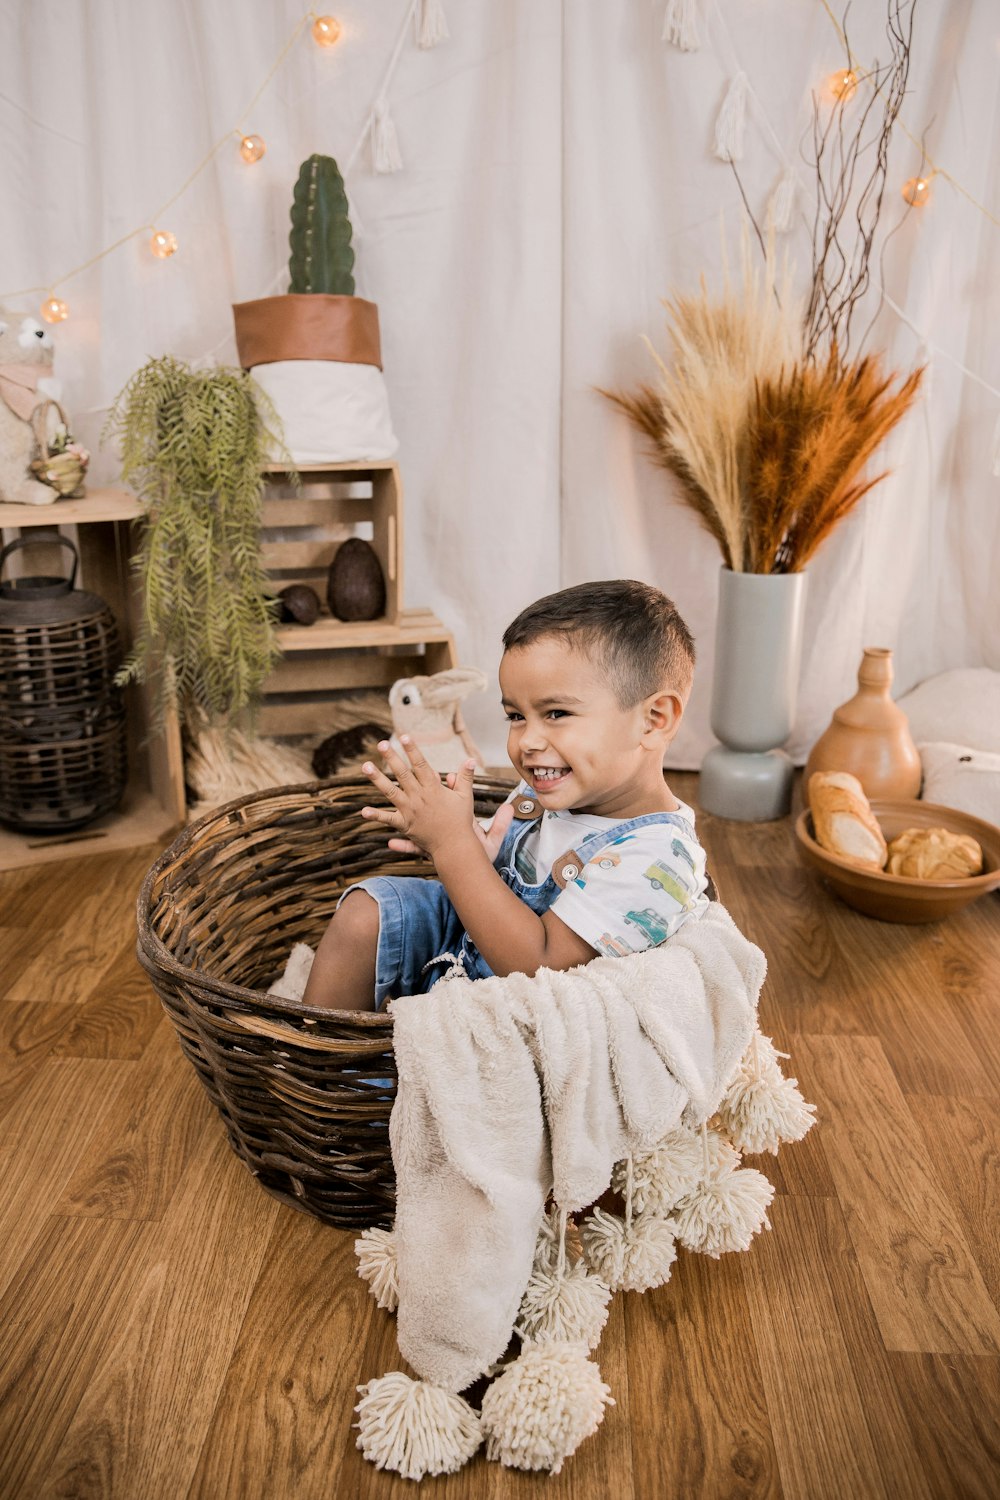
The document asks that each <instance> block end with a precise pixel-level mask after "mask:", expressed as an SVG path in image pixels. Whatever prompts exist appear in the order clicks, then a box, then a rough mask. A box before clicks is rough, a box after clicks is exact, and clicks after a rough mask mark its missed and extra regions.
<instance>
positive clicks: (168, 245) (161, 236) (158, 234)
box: [149, 229, 177, 260]
mask: <svg viewBox="0 0 1000 1500" xmlns="http://www.w3.org/2000/svg"><path fill="white" fill-rule="evenodd" d="M149 248H150V250H152V252H153V254H154V255H155V256H156V258H157V260H169V259H170V257H171V255H175V254H176V253H177V236H176V235H175V234H171V233H170V231H169V229H154V231H153V234H152V236H151V238H150V241H149Z"/></svg>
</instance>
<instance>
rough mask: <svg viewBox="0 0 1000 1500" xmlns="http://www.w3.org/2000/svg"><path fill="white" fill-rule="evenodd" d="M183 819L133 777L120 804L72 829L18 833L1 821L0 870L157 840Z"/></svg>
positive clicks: (131, 847) (126, 847) (52, 861)
mask: <svg viewBox="0 0 1000 1500" xmlns="http://www.w3.org/2000/svg"><path fill="white" fill-rule="evenodd" d="M180 822H181V819H179V818H178V816H177V814H176V812H175V811H173V810H170V809H168V808H165V807H164V806H163V804H162V802H161V801H160V799H159V798H158V797H156V796H155V795H154V794H153V793H152V792H149V791H145V790H143V789H141V788H140V787H139V786H138V785H137V784H136V783H135V782H134V781H133V783H132V785H131V786H130V789H129V790H128V791H127V792H126V794H125V799H124V801H123V803H122V805H121V807H119V808H118V809H117V810H116V811H115V812H112V813H107V814H106V815H105V816H104V817H103V818H97V819H95V821H94V822H93V823H88V824H87V826H86V827H85V828H79V829H77V830H76V831H75V832H73V833H16V832H15V831H14V829H13V828H4V827H3V825H2V824H0V870H19V869H22V868H23V867H24V866H25V865H40V864H52V863H54V862H55V861H56V860H62V859H78V858H79V857H80V856H81V855H84V854H103V853H104V852H105V851H109V852H110V851H114V850H118V849H139V848H141V847H142V846H143V845H145V844H158V843H161V842H162V841H163V840H164V839H165V838H166V836H167V835H168V834H170V833H172V832H173V831H174V829H176V828H177V827H179V825H180Z"/></svg>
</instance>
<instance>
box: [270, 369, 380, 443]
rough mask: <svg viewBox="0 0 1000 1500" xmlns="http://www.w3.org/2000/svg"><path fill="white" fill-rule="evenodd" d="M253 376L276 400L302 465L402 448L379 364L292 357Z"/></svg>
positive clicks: (288, 439)
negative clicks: (394, 425) (397, 439)
mask: <svg viewBox="0 0 1000 1500" xmlns="http://www.w3.org/2000/svg"><path fill="white" fill-rule="evenodd" d="M251 374H252V375H253V378H254V380H256V382H257V384H258V385H259V386H260V388H261V390H262V391H264V393H265V394H266V395H268V396H270V398H271V400H272V401H273V403H274V407H275V410H276V411H277V413H278V416H279V417H280V418H281V423H282V428H283V436H284V440H285V445H286V447H287V448H288V451H289V453H290V454H291V455H292V458H293V460H294V462H295V463H297V464H323V463H350V462H351V461H352V460H356V459H368V458H391V457H392V455H393V454H394V453H395V452H396V449H397V448H398V447H399V443H398V442H397V441H396V435H395V433H394V432H393V430H392V419H391V418H390V416H389V398H388V395H387V393H386V388H385V379H384V378H383V375H382V371H381V370H380V369H379V368H378V366H377V365H360V364H359V365H352V364H346V363H345V362H343V361H341V360H333V359H288V360H278V361H276V362H275V363H274V364H267V365H254V367H253V369H252V371H251Z"/></svg>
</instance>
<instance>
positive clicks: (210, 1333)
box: [0, 776, 1000, 1500]
mask: <svg viewBox="0 0 1000 1500" xmlns="http://www.w3.org/2000/svg"><path fill="white" fill-rule="evenodd" d="M673 784H674V785H675V787H676V789H677V790H678V791H679V793H680V794H681V795H682V796H685V797H686V798H688V799H689V800H692V801H695V800H696V797H697V781H696V778H695V777H693V776H687V777H677V778H674V782H673ZM700 828H701V831H702V836H703V838H704V840H705V842H706V844H707V846H708V849H709V854H710V863H711V868H712V870H713V872H714V874H715V877H716V879H717V881H718V883H719V885H720V888H721V890H722V892H723V895H724V898H725V900H726V902H727V904H728V906H729V908H730V910H731V911H732V913H733V915H734V917H735V918H736V920H737V921H738V922H739V923H740V925H741V926H742V927H743V929H744V930H745V931H746V932H747V934H748V936H750V937H751V938H753V939H754V941H756V942H758V943H759V944H760V945H761V947H762V948H763V949H764V951H765V952H766V954H767V957H768V962H769V977H768V981H767V984H766V987H765V991H764V997H763V1001H762V1007H761V1018H762V1025H763V1028H764V1030H765V1031H766V1032H768V1033H769V1034H770V1035H772V1036H773V1037H774V1038H775V1040H776V1042H777V1044H778V1045H779V1046H780V1047H781V1048H782V1049H783V1050H784V1051H786V1052H789V1053H790V1054H791V1061H790V1063H788V1064H786V1067H787V1068H788V1069H789V1070H790V1071H791V1072H792V1073H794V1074H795V1076H796V1077H797V1078H798V1079H799V1081H800V1084H801V1087H802V1089H803V1091H804V1093H805V1095H806V1097H807V1098H809V1099H812V1100H813V1101H815V1103H816V1104H817V1106H818V1108H819V1112H820V1124H819V1125H818V1126H817V1127H816V1129H814V1130H813V1132H812V1133H811V1134H810V1135H809V1136H808V1137H807V1139H806V1140H805V1141H804V1142H802V1143H801V1144H799V1145H797V1146H789V1147H786V1148H785V1149H784V1150H783V1151H782V1153H781V1155H780V1156H779V1157H778V1158H777V1159H775V1158H772V1157H764V1158H761V1159H758V1160H756V1161H755V1162H754V1165H757V1166H759V1167H761V1168H762V1169H763V1170H764V1171H765V1172H766V1173H767V1175H768V1176H770V1177H771V1179H772V1181H774V1183H775V1185H776V1188H777V1196H776V1198H775V1202H774V1205H773V1209H772V1215H771V1217H772V1224H773V1227H772V1229H771V1232H770V1233H769V1234H763V1235H761V1236H759V1237H758V1239H757V1240H756V1241H755V1242H754V1245H753V1247H752V1249H751V1250H750V1252H749V1253H747V1254H745V1255H731V1256H726V1257H723V1258H722V1260H720V1261H710V1260H708V1259H706V1258H704V1257H701V1256H693V1255H687V1254H685V1253H683V1252H682V1253H681V1256H680V1259H679V1261H678V1264H677V1266H676V1268H675V1271H674V1275H673V1277H672V1279H671V1281H670V1283H669V1284H668V1285H667V1286H666V1287H663V1288H661V1289H660V1290H659V1291H657V1292H652V1293H646V1294H645V1295H644V1296H635V1295H629V1296H619V1297H618V1298H616V1299H615V1302H614V1304H613V1307H612V1313H611V1317H610V1320H609V1322H608V1326H607V1328H606V1330H605V1334H604V1339H603V1341H602V1344H601V1347H600V1349H599V1351H598V1355H597V1357H598V1360H599V1363H600V1365H601V1368H602V1371H603V1373H604V1376H605V1378H606V1379H607V1380H608V1382H609V1384H610V1385H611V1386H612V1389H613V1392H614V1396H615V1400H616V1403H617V1404H616V1405H615V1406H614V1407H613V1408H611V1409H610V1410H609V1412H608V1414H607V1417H606V1419H605V1422H604V1424H603V1426H602V1427H601V1429H600V1430H599V1432H598V1433H597V1434H596V1435H595V1436H594V1437H593V1438H591V1439H589V1440H588V1441H587V1442H586V1443H585V1444H584V1445H583V1446H582V1447H581V1448H580V1450H579V1451H578V1453H577V1454H576V1456H575V1457H574V1458H573V1459H571V1460H570V1461H569V1462H568V1463H567V1465H566V1467H565V1468H564V1470H563V1472H562V1474H561V1475H559V1476H558V1477H556V1478H553V1479H549V1478H547V1477H545V1476H536V1475H524V1474H520V1473H517V1472H515V1471H512V1470H507V1469H503V1468H501V1466H500V1465H498V1464H488V1463H487V1462H486V1461H485V1459H484V1458H483V1457H482V1455H480V1456H478V1457H477V1458H476V1459H474V1460H473V1461H472V1463H471V1464H469V1465H468V1466H467V1467H466V1468H465V1469H463V1470H462V1471H461V1472H460V1473H459V1474H456V1475H453V1476H450V1477H448V1478H444V1479H438V1480H426V1481H425V1482H424V1483H425V1490H426V1493H427V1494H429V1495H431V1496H432V1497H434V1496H440V1497H442V1500H501V1497H502V1500H507V1497H513V1500H517V1497H522V1496H541V1495H543V1494H544V1495H545V1496H546V1497H547V1500H559V1497H575V1500H580V1497H586V1500H591V1497H593V1500H599V1497H604V1496H608V1497H614V1500H666V1497H673V1496H677V1497H680V1500H689V1497H706V1500H715V1497H720V1500H721V1497H726V1500H730V1497H733V1500H735V1497H741V1500H747V1497H755V1500H756V1497H760V1500H764V1497H767V1500H827V1497H829V1500H868V1497H878V1500H939V1497H955V1500H979V1497H981V1500H987V1497H989V1500H992V1497H995V1496H996V1495H998V1494H1000V1311H998V1305H1000V1302H998V1299H1000V1109H998V1096H1000V899H998V898H997V897H989V898H986V899H984V900H983V901H981V902H980V903H978V904H977V905H976V906H974V907H972V908H970V909H969V910H967V911H966V912H964V913H961V914H959V915H958V916H956V917H954V918H952V919H951V920H950V921H948V922H947V923H944V924H935V925H931V926H926V927H902V926H892V925H888V924H884V923H880V922H875V921H872V920H870V919H868V918H866V917H863V916H860V915H858V914H857V913H855V912H852V911H850V910H849V909H848V908H847V907H845V906H842V905H840V904H839V903H838V902H836V901H835V899H834V898H833V897H832V896H830V895H828V894H827V893H826V892H825V891H824V890H823V888H822V887H821V886H820V885H819V884H818V883H817V881H816V879H815V878H814V877H813V875H812V874H811V873H808V872H806V871H805V870H803V869H802V868H801V867H800V866H799V864H798V863H797V860H796V856H795V853H794V849H793V844H792V835H791V827H790V820H787V819H786V820H783V821H782V822H780V823H774V824H765V825H743V824H736V823H725V822H722V821H720V820H717V819H712V818H709V817H707V816H706V817H703V818H702V819H701V820H700ZM155 853H156V850H155V849H152V848H151V849H147V850H140V851H130V852H129V853H128V854H123V855H99V856H86V857H84V858H81V859H79V860H75V861H72V862H67V863H65V864H47V865H44V866H41V867H38V868H36V869H34V870H30V871H18V872H14V873H12V874H6V875H3V876H2V877H0V1500H42V1497H64V1500H66V1497H69V1500H87V1497H97V1496H102V1497H103V1496H106V1497H111V1500H196V1497H197V1500H236V1497H240V1500H242V1497H248V1500H249V1497H252V1500H285V1497H288V1500H354V1497H355V1496H357V1497H370V1500H395V1497H401V1496H404V1495H409V1494H412V1493H413V1489H412V1486H411V1485H409V1484H407V1483H406V1482H405V1481H403V1480H400V1479H397V1478H394V1477H391V1476H387V1475H384V1474H380V1473H378V1472H377V1471H376V1470H374V1469H373V1468H371V1466H370V1465H368V1464H366V1463H365V1462H364V1461H363V1460H362V1458H361V1457H360V1455H359V1454H358V1452H357V1451H356V1448H355V1446H354V1436H355V1435H354V1433H353V1432H352V1430H351V1423H352V1421H353V1412H352V1408H353V1405H354V1402H355V1400H356V1396H355V1386H356V1385H357V1384H358V1383H359V1382H360V1381H364V1380H368V1379H370V1378H372V1377H373V1376H375V1375H380V1374H383V1373H384V1372H385V1371H387V1370H389V1369H394V1368H399V1367H400V1360H399V1356H398V1352H397V1350H396V1345H395V1338H394V1332H393V1320H392V1319H391V1318H389V1317H388V1316H387V1315H386V1314H385V1313H383V1312H381V1311H380V1310H379V1309H378V1308H377V1307H376V1306H375V1304H374V1301H373V1300H372V1299H371V1298H370V1297H369V1296H368V1294H367V1292H366V1290H365V1287H364V1286H363V1284H362V1283H361V1282H360V1281H359V1280H358V1279H357V1277H356V1275H355V1273H354V1256H353V1249H352V1242H353V1238H354V1236H353V1234H351V1233H348V1232H342V1231H338V1230H334V1229H330V1228H327V1227H325V1226H323V1225H321V1224H319V1223H318V1222H317V1221H316V1220H314V1219H312V1218H309V1217H308V1216H306V1215H302V1214H298V1213H296V1212H295V1211H294V1210H292V1209H289V1208H286V1207H284V1206H283V1205H280V1204H278V1203H276V1202H275V1201H274V1200H272V1199H270V1198H268V1197H267V1196H265V1195H264V1194H263V1193H262V1192H261V1190H260V1189H259V1188H258V1187H257V1185H256V1183H255V1182H254V1180H253V1179H252V1178H251V1176H250V1175H249V1173H248V1172H247V1171H246V1169H245V1168H244V1167H243V1166H242V1165H241V1164H240V1163H239V1161H238V1160H237V1159H236V1157H235V1156H233V1155H232V1153H231V1152H230V1150H229V1148H228V1146H227V1145H226V1143H225V1139H224V1135H223V1131H222V1126H221V1124H220V1123H219V1120H218V1118H217V1116H216V1114H215V1111H214V1109H213V1107H212V1105H211V1104H210V1103H209V1101H208V1099H207V1097H206V1096H205V1094H204V1093H203V1092H202V1090H201V1087H200V1085H199V1084H198V1082H197V1080H196V1078H195V1075H194V1073H193V1071H192V1070H191V1068H190V1065H189V1064H188V1063H187V1062H186V1061H185V1060H184V1058H183V1057H182V1055H181V1052H180V1050H179V1048H178V1046H177V1043H176V1040H175V1038H174V1034H173V1031H172V1029H171V1026H170V1024H169V1022H168V1021H167V1019H166V1018H165V1016H164V1015H163V1014H162V1012H161V1010H160V1008H159V1004H158V1002H157V1000H156V998H155V996H154V995H153V992H152V990H151V988H150V987H149V984H148V982H147V980H146V978H145V976H144V975H143V973H142V971H141V970H140V969H139V968H138V966H137V964H136V962H135V958H134V942H135V937H134V916H133V905H134V898H135V893H136V889H137V887H138V884H139V882H140V879H141V876H142V874H143V873H144V871H145V869H146V868H147V867H148V865H149V864H150V862H151V861H152V859H153V857H154V855H155Z"/></svg>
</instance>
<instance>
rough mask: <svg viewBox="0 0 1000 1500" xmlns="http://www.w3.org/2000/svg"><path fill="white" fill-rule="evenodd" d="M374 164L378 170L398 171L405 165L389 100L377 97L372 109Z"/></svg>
mask: <svg viewBox="0 0 1000 1500" xmlns="http://www.w3.org/2000/svg"><path fill="white" fill-rule="evenodd" d="M371 128H372V165H373V166H374V168H375V171H376V172H398V171H399V169H400V168H401V167H402V165H403V158H402V156H401V155H400V152H399V140H398V138H397V136H396V127H395V125H394V124H393V123H392V116H391V115H390V113H389V101H388V99H386V98H384V97H383V98H381V99H376V100H375V106H374V108H373V109H372V127H371Z"/></svg>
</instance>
